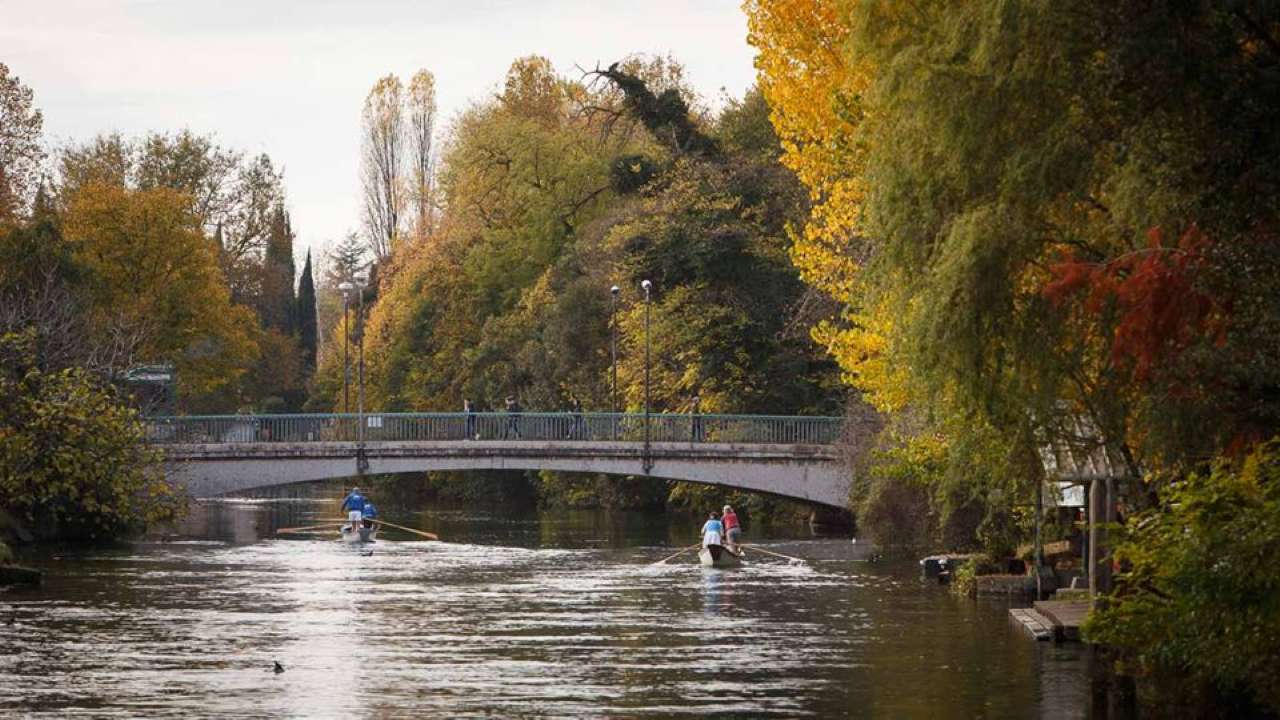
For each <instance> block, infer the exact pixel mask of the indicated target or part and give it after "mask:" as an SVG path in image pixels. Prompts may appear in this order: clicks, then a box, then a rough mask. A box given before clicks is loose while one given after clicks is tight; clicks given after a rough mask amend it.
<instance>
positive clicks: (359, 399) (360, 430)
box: [338, 278, 365, 450]
mask: <svg viewBox="0 0 1280 720" xmlns="http://www.w3.org/2000/svg"><path fill="white" fill-rule="evenodd" d="M353 279H355V280H359V278H353ZM338 289H339V290H341V291H342V306H343V317H344V318H345V317H346V307H347V300H348V298H349V297H350V295H351V292H352V291H355V292H356V348H357V349H356V352H357V353H358V359H357V360H356V387H357V390H356V445H357V447H358V448H360V449H361V450H363V448H364V290H365V288H364V283H363V282H360V283H359V284H358V285H357V284H353V283H351V282H350V281H344V282H343V283H342V284H341V285H338ZM347 336H348V337H350V332H349V331H348V333H347ZM343 357H344V360H343V364H344V365H345V364H346V360H345V357H346V345H345V343H344V345H343ZM343 379H344V383H343V395H344V402H345V395H346V392H347V391H346V383H345V379H346V368H345V367H344V368H343ZM344 409H345V408H344Z"/></svg>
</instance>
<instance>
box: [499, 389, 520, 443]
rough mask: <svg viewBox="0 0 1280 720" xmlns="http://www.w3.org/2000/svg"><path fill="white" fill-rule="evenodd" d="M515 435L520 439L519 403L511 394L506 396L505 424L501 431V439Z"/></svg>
mask: <svg viewBox="0 0 1280 720" xmlns="http://www.w3.org/2000/svg"><path fill="white" fill-rule="evenodd" d="M513 435H514V436H515V438H516V439H517V440H520V439H521V438H520V403H518V402H516V399H515V398H514V397H512V396H511V395H508V396H507V426H506V428H505V429H504V430H503V431H502V439H503V440H506V439H507V438H508V437H511V436H513Z"/></svg>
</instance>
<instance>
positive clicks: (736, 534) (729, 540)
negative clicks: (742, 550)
mask: <svg viewBox="0 0 1280 720" xmlns="http://www.w3.org/2000/svg"><path fill="white" fill-rule="evenodd" d="M720 522H721V524H722V525H724V537H725V544H726V545H727V546H728V548H729V549H730V550H732V551H734V552H738V541H739V539H740V538H741V537H742V526H741V525H740V524H738V513H736V512H734V511H733V508H732V507H729V506H728V505H725V506H724V514H723V515H721V520H720Z"/></svg>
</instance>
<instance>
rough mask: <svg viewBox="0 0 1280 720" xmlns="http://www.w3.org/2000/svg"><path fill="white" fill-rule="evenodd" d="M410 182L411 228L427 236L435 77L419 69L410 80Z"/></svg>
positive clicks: (432, 172) (432, 173)
mask: <svg viewBox="0 0 1280 720" xmlns="http://www.w3.org/2000/svg"><path fill="white" fill-rule="evenodd" d="M406 101H407V103H408V106H409V107H408V111H409V160H410V166H411V167H410V168H409V175H410V183H411V185H410V186H411V187H412V200H413V205H414V210H415V214H414V222H415V227H414V232H415V234H417V235H418V236H420V237H421V236H426V235H429V234H430V233H431V231H432V230H433V229H434V226H435V213H436V208H435V161H436V158H435V145H434V141H435V130H436V78H435V76H434V75H432V74H431V71H430V70H426V69H423V70H419V71H418V72H416V73H414V75H413V78H412V79H411V80H410V81H409V94H408V97H407V98H406Z"/></svg>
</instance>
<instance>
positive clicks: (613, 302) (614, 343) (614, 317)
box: [609, 285, 622, 413]
mask: <svg viewBox="0 0 1280 720" xmlns="http://www.w3.org/2000/svg"><path fill="white" fill-rule="evenodd" d="M620 292H622V288H620V287H618V286H617V285H614V286H613V287H611V288H609V294H610V295H611V296H612V297H611V298H610V300H609V353H610V355H612V356H613V396H612V397H613V404H612V405H611V406H610V408H609V411H610V412H612V413H617V412H618V293H620Z"/></svg>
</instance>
